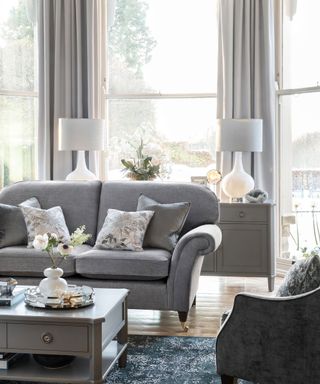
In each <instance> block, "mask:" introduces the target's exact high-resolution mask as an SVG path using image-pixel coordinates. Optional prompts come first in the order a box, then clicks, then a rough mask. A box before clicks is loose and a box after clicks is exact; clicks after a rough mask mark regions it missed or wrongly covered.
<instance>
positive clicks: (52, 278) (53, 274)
mask: <svg viewBox="0 0 320 384" xmlns="http://www.w3.org/2000/svg"><path fill="white" fill-rule="evenodd" d="M43 274H44V275H45V276H46V278H45V279H42V280H41V281H40V284H39V290H40V293H41V294H42V295H43V296H46V297H60V296H61V295H62V294H63V293H64V292H66V291H67V289H68V284H67V282H66V281H65V279H62V278H61V276H62V275H63V270H62V269H61V268H46V269H45V270H44V271H43Z"/></svg>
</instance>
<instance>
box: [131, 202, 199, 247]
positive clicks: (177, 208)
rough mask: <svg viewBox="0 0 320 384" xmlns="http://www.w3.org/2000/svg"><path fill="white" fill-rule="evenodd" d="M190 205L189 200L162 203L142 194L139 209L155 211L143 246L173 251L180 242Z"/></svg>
mask: <svg viewBox="0 0 320 384" xmlns="http://www.w3.org/2000/svg"><path fill="white" fill-rule="evenodd" d="M190 206H191V204H190V203H188V202H182V203H171V204H160V203H159V202H157V201H155V200H153V199H151V198H150V197H147V196H145V195H140V197H139V199H138V206H137V211H141V210H150V211H154V215H153V218H152V220H151V222H150V224H149V227H148V229H147V233H146V236H145V238H144V242H143V246H144V247H150V248H161V249H166V250H167V251H169V252H171V251H172V250H173V249H174V247H175V246H176V244H177V242H178V238H179V235H180V232H181V230H182V228H183V225H184V223H185V221H186V218H187V216H188V213H189V211H190Z"/></svg>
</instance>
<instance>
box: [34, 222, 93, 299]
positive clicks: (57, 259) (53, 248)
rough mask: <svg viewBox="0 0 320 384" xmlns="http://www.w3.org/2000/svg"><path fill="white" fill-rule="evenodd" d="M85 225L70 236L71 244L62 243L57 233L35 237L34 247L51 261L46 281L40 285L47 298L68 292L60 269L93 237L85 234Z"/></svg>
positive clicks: (46, 271)
mask: <svg viewBox="0 0 320 384" xmlns="http://www.w3.org/2000/svg"><path fill="white" fill-rule="evenodd" d="M85 229H86V227H85V226H84V225H82V226H80V227H79V228H77V229H76V230H75V231H74V232H73V233H72V234H71V236H70V242H68V243H62V242H60V241H59V238H58V236H57V235H56V234H55V233H44V234H43V235H37V236H35V238H34V240H33V247H34V248H35V249H38V250H41V251H44V252H47V254H48V255H49V257H50V260H51V266H50V267H48V268H46V269H45V270H44V272H43V273H44V275H45V276H46V278H45V279H42V280H41V281H40V284H39V290H40V293H41V294H42V295H44V296H46V297H59V296H61V295H62V294H63V293H64V292H65V291H66V290H67V287H68V285H67V282H66V280H65V279H62V278H61V276H62V275H63V269H62V268H60V265H61V264H62V262H63V261H64V260H65V259H66V258H67V256H68V255H70V254H71V253H72V251H73V249H74V247H77V246H79V245H82V244H83V243H85V242H86V241H87V240H88V239H90V237H91V235H90V234H86V233H85Z"/></svg>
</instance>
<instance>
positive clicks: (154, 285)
mask: <svg viewBox="0 0 320 384" xmlns="http://www.w3.org/2000/svg"><path fill="white" fill-rule="evenodd" d="M141 193H143V194H145V195H146V196H149V197H150V198H152V199H155V200H157V201H159V202H160V203H173V202H181V201H188V202H190V203H191V208H190V212H189V215H188V217H187V220H186V222H185V224H184V227H183V229H182V233H181V236H180V238H179V241H178V243H177V245H176V247H175V249H174V250H173V252H172V253H170V252H168V251H166V250H163V249H151V248H149V249H144V250H143V251H142V252H130V251H118V250H117V251H115V250H98V249H95V248H94V247H93V246H94V243H95V240H96V236H97V234H98V232H99V231H100V229H101V227H102V225H103V222H104V219H105V216H106V214H107V211H108V209H109V208H114V209H119V210H124V211H135V210H136V207H137V201H138V198H139V195H140V194H141ZM33 196H34V197H36V198H38V200H39V202H40V204H41V207H42V208H44V209H48V208H51V207H53V206H57V205H59V206H61V207H62V209H63V213H64V216H65V220H66V224H67V226H68V229H69V231H70V233H71V232H73V231H74V230H75V229H76V228H77V227H79V226H80V225H82V224H85V225H86V228H87V232H88V233H91V234H92V235H93V236H92V239H90V240H89V243H88V244H85V245H83V246H81V247H79V248H78V249H77V250H76V252H75V254H73V255H71V256H69V257H68V258H67V260H66V261H65V262H64V264H63V266H62V267H63V270H64V277H66V278H67V281H68V282H69V283H70V284H86V285H90V286H92V287H110V288H128V289H129V290H130V296H129V301H128V305H129V308H136V309H156V310H175V311H178V313H179V318H180V321H181V323H182V325H183V326H184V325H185V322H186V320H187V315H188V311H189V309H190V307H191V305H192V303H193V301H194V298H195V295H196V292H197V288H198V281H199V276H200V271H201V267H202V262H203V258H204V256H205V255H206V254H208V253H210V252H213V251H214V250H215V249H217V247H218V246H219V244H220V241H221V231H220V229H219V228H218V227H217V225H216V222H217V221H218V219H219V204H218V201H217V198H216V196H215V195H214V193H212V192H211V191H210V190H209V189H207V188H205V187H203V186H200V185H196V184H189V183H188V184H187V183H157V182H141V181H139V182H132V181H128V182H125V181H124V182H105V183H101V182H100V181H88V182H85V181H84V182H81V181H79V182H73V181H31V182H29V181H28V182H20V183H17V184H14V185H12V186H10V187H7V188H5V189H3V190H2V191H1V193H0V203H2V204H9V205H18V204H19V203H21V202H22V201H24V200H25V199H27V198H30V197H33ZM48 266H49V259H48V256H47V255H46V253H45V252H41V251H37V250H35V249H28V248H27V247H26V246H10V247H5V248H1V249H0V278H1V276H12V277H15V278H16V279H17V280H18V281H19V283H21V284H38V283H39V281H40V279H41V278H43V270H44V269H45V268H46V267H48Z"/></svg>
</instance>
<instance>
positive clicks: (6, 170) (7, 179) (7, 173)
mask: <svg viewBox="0 0 320 384" xmlns="http://www.w3.org/2000/svg"><path fill="white" fill-rule="evenodd" d="M9 184H10V169H9V167H8V164H7V163H4V166H3V186H6V185H9Z"/></svg>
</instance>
